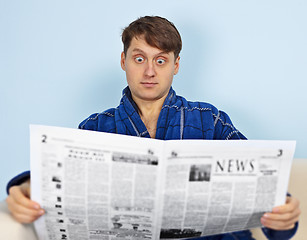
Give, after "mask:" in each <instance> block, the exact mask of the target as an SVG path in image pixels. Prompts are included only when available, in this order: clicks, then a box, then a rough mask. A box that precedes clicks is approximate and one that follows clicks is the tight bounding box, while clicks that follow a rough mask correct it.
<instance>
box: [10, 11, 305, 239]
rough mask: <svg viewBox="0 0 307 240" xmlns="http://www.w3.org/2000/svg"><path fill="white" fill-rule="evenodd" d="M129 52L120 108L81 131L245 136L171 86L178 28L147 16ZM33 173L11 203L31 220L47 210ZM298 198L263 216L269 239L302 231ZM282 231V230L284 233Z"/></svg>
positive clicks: (21, 217) (15, 183)
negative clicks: (33, 196)
mask: <svg viewBox="0 0 307 240" xmlns="http://www.w3.org/2000/svg"><path fill="white" fill-rule="evenodd" d="M122 41H123V44H124V51H123V53H122V54H121V67H122V69H123V70H124V71H125V72H126V78H127V82H128V87H127V88H125V89H124V91H123V97H122V99H121V102H120V105H119V106H118V107H117V108H112V109H109V110H106V111H104V112H102V113H96V114H93V115H91V116H90V117H89V118H87V119H85V120H84V121H83V122H81V123H80V125H79V128H80V129H87V130H94V131H102V132H111V133H117V134H125V135H133V136H139V137H151V138H157V139H164V140H169V139H212V140H214V139H223V140H228V139H246V138H245V137H244V136H243V135H242V134H241V133H240V132H239V131H238V130H237V129H236V128H235V127H234V126H233V124H232V123H231V120H230V118H229V117H228V115H227V114H226V113H224V112H222V111H219V110H217V109H216V108H215V107H214V106H212V105H210V104H207V103H202V102H189V101H187V100H186V99H185V98H183V97H180V96H177V95H176V93H175V91H174V90H173V89H172V87H171V85H172V81H173V76H174V75H176V74H177V73H178V70H179V61H180V56H179V53H180V51H181V47H182V43H181V37H180V34H179V32H178V31H177V29H176V27H175V26H174V25H173V24H172V23H170V22H169V21H168V20H167V19H164V18H161V17H148V16H147V17H142V18H139V19H138V20H136V21H134V22H132V23H131V24H130V25H129V26H128V27H127V28H126V29H125V30H124V31H123V34H122ZM29 184H30V180H29V172H25V173H23V174H21V175H19V176H17V177H16V178H14V179H13V180H12V181H11V182H10V183H9V184H8V189H9V196H8V197H7V203H8V207H9V209H10V211H11V213H12V215H13V216H14V217H15V219H16V220H17V221H19V222H22V223H30V222H33V221H35V220H36V219H37V218H38V217H40V216H41V215H43V214H44V210H43V209H41V208H40V206H39V205H38V204H37V203H36V202H33V201H31V200H30V199H29V196H30V185H29ZM299 215H300V210H299V203H298V200H297V199H295V198H294V197H288V198H287V202H286V204H285V205H283V206H279V207H276V208H274V209H273V211H272V212H271V213H265V214H264V215H263V217H262V218H261V222H262V224H263V225H264V226H265V227H266V228H264V233H265V234H266V235H267V237H268V238H269V239H278V240H282V239H289V238H290V237H292V236H293V235H294V233H295V232H296V229H297V221H298V217H299ZM279 230H281V231H279ZM202 239H213V240H217V239H225V240H226V239H252V237H251V233H250V232H249V231H241V232H236V233H229V234H221V235H215V236H211V237H204V238H202Z"/></svg>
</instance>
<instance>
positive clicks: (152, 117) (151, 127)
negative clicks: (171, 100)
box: [134, 98, 165, 138]
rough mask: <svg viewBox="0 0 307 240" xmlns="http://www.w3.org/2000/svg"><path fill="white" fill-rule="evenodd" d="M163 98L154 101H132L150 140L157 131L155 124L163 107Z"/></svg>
mask: <svg viewBox="0 0 307 240" xmlns="http://www.w3.org/2000/svg"><path fill="white" fill-rule="evenodd" d="M164 100H165V98H163V99H158V100H156V101H154V102H153V101H143V100H138V99H134V101H135V103H136V104H137V106H138V109H139V114H140V116H141V119H142V121H143V123H144V124H145V126H146V128H147V130H148V132H149V135H150V137H151V138H155V136H156V130H157V122H158V118H159V115H160V112H161V108H162V106H163V103H164Z"/></svg>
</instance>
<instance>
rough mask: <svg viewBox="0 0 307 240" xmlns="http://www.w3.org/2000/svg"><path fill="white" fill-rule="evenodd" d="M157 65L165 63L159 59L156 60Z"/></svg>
mask: <svg viewBox="0 0 307 240" xmlns="http://www.w3.org/2000/svg"><path fill="white" fill-rule="evenodd" d="M157 63H158V64H159V65H162V64H164V63H165V60H164V59H161V58H159V59H158V60H157Z"/></svg>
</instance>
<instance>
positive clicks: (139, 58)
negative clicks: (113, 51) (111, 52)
mask: <svg viewBox="0 0 307 240" xmlns="http://www.w3.org/2000/svg"><path fill="white" fill-rule="evenodd" d="M135 61H136V62H138V63H142V62H143V61H144V58H142V57H136V58H135Z"/></svg>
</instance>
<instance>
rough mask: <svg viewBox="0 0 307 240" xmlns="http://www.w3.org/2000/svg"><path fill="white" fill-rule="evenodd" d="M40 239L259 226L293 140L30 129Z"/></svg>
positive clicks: (112, 239)
mask: <svg viewBox="0 0 307 240" xmlns="http://www.w3.org/2000/svg"><path fill="white" fill-rule="evenodd" d="M30 145H31V147H30V150H31V151H30V152H31V196H32V199H33V200H35V201H37V202H38V203H40V204H41V206H42V208H44V209H45V211H46V214H45V215H44V216H43V217H41V218H40V219H39V220H38V221H36V222H35V229H36V231H37V234H38V237H39V239H41V240H53V239H54V240H58V239H73V240H86V239H91V240H96V239H97V240H98V239H106V240H117V239H118V240H119V239H121V240H123V239H180V238H185V239H186V238H193V237H199V236H206V235H213V234H219V233H225V232H233V231H238V230H243V229H250V228H255V227H259V226H261V223H260V217H261V216H262V214H263V213H264V212H267V211H271V209H272V208H273V207H274V206H277V205H281V204H284V202H285V198H286V192H287V186H288V179H289V174H290V169H291V164H292V159H293V155H294V150H295V141H268V140H264V141H262V140H229V141H219V140H214V141H212V140H168V141H164V140H156V139H150V138H140V137H133V136H125V135H118V134H111V133H102V132H94V131H87V130H78V129H69V128H60V127H50V126H41V125H31V126H30Z"/></svg>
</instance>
